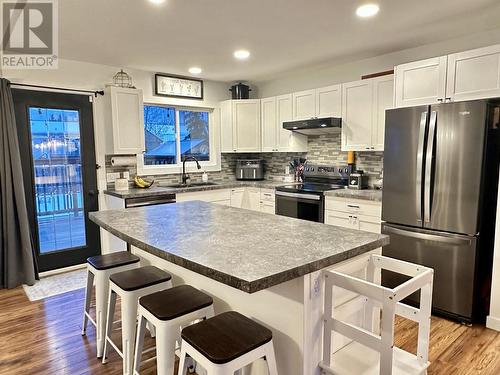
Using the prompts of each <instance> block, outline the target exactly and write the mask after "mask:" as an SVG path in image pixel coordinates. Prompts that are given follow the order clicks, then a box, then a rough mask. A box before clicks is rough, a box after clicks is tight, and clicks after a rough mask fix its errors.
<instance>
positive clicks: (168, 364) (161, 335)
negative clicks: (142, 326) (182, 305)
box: [156, 327, 177, 375]
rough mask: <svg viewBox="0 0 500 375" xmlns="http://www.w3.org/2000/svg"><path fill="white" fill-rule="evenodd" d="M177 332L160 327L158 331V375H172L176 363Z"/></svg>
mask: <svg viewBox="0 0 500 375" xmlns="http://www.w3.org/2000/svg"><path fill="white" fill-rule="evenodd" d="M176 340H177V332H176V331H174V330H172V329H167V328H163V327H162V328H160V329H158V330H157V332H156V356H157V357H156V363H157V374H158V375H172V374H173V373H174V365H175V341H176Z"/></svg>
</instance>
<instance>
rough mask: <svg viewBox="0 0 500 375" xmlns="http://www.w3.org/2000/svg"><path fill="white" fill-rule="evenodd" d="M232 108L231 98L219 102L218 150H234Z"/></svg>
mask: <svg viewBox="0 0 500 375" xmlns="http://www.w3.org/2000/svg"><path fill="white" fill-rule="evenodd" d="M233 138H234V134H233V109H232V104H231V100H226V101H224V102H222V103H220V150H221V152H236V147H235V145H234V142H233Z"/></svg>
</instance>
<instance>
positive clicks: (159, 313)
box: [139, 285, 214, 320]
mask: <svg viewBox="0 0 500 375" xmlns="http://www.w3.org/2000/svg"><path fill="white" fill-rule="evenodd" d="M213 302H214V301H213V299H212V297H210V296H208V295H206V294H205V293H203V292H200V291H199V290H198V289H195V288H193V287H192V286H190V285H180V286H176V287H174V288H171V289H166V290H162V291H160V292H156V293H153V294H149V295H147V296H144V297H142V298H141V299H140V300H139V304H140V305H141V306H143V307H144V308H145V309H146V310H148V311H149V312H150V313H151V314H152V315H153V316H154V317H155V318H157V319H159V320H172V319H175V318H178V317H180V316H183V315H187V314H189V313H192V312H193V311H196V310H200V309H202V308H204V307H207V306H210V305H212V304H213Z"/></svg>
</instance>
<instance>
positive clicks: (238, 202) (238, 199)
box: [231, 188, 245, 208]
mask: <svg viewBox="0 0 500 375" xmlns="http://www.w3.org/2000/svg"><path fill="white" fill-rule="evenodd" d="M244 195H245V188H237V189H231V207H236V208H241V207H242V206H243V197H244Z"/></svg>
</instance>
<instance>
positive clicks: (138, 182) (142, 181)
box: [134, 176, 155, 189]
mask: <svg viewBox="0 0 500 375" xmlns="http://www.w3.org/2000/svg"><path fill="white" fill-rule="evenodd" d="M134 182H135V186H137V187H139V188H142V189H147V188H149V187H151V185H153V184H154V182H155V180H153V179H149V178H145V177H139V176H135V178H134Z"/></svg>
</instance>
